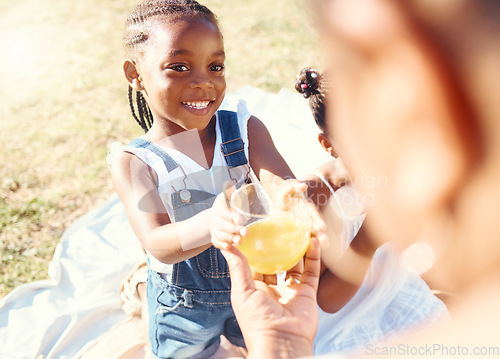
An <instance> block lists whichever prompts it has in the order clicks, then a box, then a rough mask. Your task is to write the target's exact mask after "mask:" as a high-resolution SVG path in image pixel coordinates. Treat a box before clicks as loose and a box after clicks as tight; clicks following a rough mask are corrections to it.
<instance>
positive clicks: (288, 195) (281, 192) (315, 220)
mask: <svg viewBox="0 0 500 359" xmlns="http://www.w3.org/2000/svg"><path fill="white" fill-rule="evenodd" d="M307 189H308V186H307V184H306V183H304V182H301V181H299V180H296V179H290V180H281V179H280V181H279V182H278V184H277V193H276V195H275V197H274V198H275V202H276V203H277V207H278V209H279V210H283V211H296V212H297V214H298V216H300V217H301V219H302V220H304V221H305V222H306V223H307V226H308V227H309V230H310V231H311V234H312V235H313V236H315V237H317V238H318V240H319V243H320V246H321V247H322V248H326V247H327V246H328V244H329V241H328V237H327V235H326V223H325V221H324V219H323V216H322V215H321V214H320V212H319V210H318V208H317V207H316V206H315V205H314V203H312V201H310V200H307V199H306V198H305V193H306V192H307Z"/></svg>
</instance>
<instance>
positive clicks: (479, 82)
mask: <svg viewBox="0 0 500 359" xmlns="http://www.w3.org/2000/svg"><path fill="white" fill-rule="evenodd" d="M309 4H310V3H309ZM313 4H314V6H315V7H316V8H315V9H314V14H315V15H314V16H315V17H314V20H315V22H316V23H318V24H319V27H320V30H321V33H322V35H323V39H324V44H323V46H324V49H325V54H326V60H327V61H326V63H327V65H328V67H329V71H330V72H331V73H332V75H333V76H334V83H335V86H334V88H332V89H331V91H330V93H329V101H330V102H329V103H332V106H328V109H329V110H328V111H329V113H328V125H329V126H330V127H329V128H331V129H332V133H333V134H334V135H333V136H334V137H335V138H334V140H335V141H336V150H337V152H338V154H339V155H340V157H341V158H342V159H343V160H344V162H345V164H346V166H347V168H348V170H349V172H350V174H351V176H352V177H353V178H354V179H356V180H355V181H354V182H353V183H354V184H355V185H356V186H357V188H358V189H359V190H360V191H361V192H362V193H363V194H365V195H369V196H370V197H371V198H373V201H372V203H373V205H372V206H371V207H370V208H369V213H370V216H367V218H366V220H365V223H366V224H367V228H368V229H369V230H370V231H371V233H370V234H371V236H372V237H373V238H374V241H375V242H376V245H380V244H382V243H383V242H385V241H392V242H394V243H398V244H399V250H401V251H402V252H405V251H407V248H411V251H410V250H408V253H409V254H410V253H411V254H412V255H413V257H414V258H415V257H416V258H417V260H413V263H416V264H417V265H418V263H419V262H420V263H423V264H425V266H426V267H430V270H428V271H427V273H425V279H426V280H427V281H428V282H429V283H432V286H433V287H436V288H440V289H442V290H443V291H445V292H448V293H449V294H450V295H449V298H450V300H449V302H448V304H449V308H450V312H451V315H452V321H451V323H450V324H449V326H445V327H442V326H440V327H439V328H436V331H435V332H427V333H426V336H424V335H422V336H419V337H418V338H402V340H406V341H408V342H410V343H425V344H430V345H433V344H439V345H441V346H446V345H447V344H450V345H451V344H453V345H461V346H462V347H464V346H468V345H470V348H471V350H472V346H474V348H478V347H480V346H482V348H486V347H490V348H491V347H493V346H494V345H498V341H497V334H496V333H497V332H498V329H499V327H500V310H498V306H497V304H496V301H497V298H498V294H500V247H498V246H497V238H498V234H497V229H496V224H497V221H496V218H497V214H496V208H498V205H497V204H498V203H499V200H500V187H499V186H498V183H500V122H499V121H498V118H500V103H499V101H498V95H497V93H498V90H499V89H498V87H500V67H499V66H498V64H500V41H498V38H499V35H500V2H498V1H496V0H474V1H464V0H448V1H433V0H408V1H398V0H335V1H332V0H324V1H319V0H318V1H316V2H313ZM379 178H384V181H385V182H384V183H387V184H388V185H387V186H377V185H374V183H375V184H376V183H377V181H376V180H377V179H379ZM415 244H417V245H415ZM415 248H419V249H420V251H415ZM415 254H417V255H416V256H415ZM225 255H226V257H227V259H228V263H229V265H230V268H231V275H232V279H233V282H234V283H236V282H239V284H238V285H236V286H235V287H234V288H235V290H233V298H232V300H233V307H234V311H235V314H236V317H237V319H238V322H239V323H240V326H241V328H242V331H243V335H244V338H245V341H246V342H247V344H248V345H247V347H248V349H249V357H257V356H258V355H260V356H263V357H266V358H271V357H273V354H274V357H280V358H283V357H300V356H305V355H312V338H313V337H314V331H315V327H314V325H315V323H316V322H315V320H316V319H315V318H317V316H315V315H314V314H310V318H311V319H310V320H309V321H306V320H297V319H296V317H295V316H294V315H292V314H294V313H297V312H301V311H303V310H304V309H307V310H310V307H309V305H311V306H313V305H314V306H315V305H316V303H315V301H314V300H310V299H311V297H310V290H309V289H310V288H312V289H315V287H316V285H317V269H318V265H317V260H318V247H317V243H316V242H315V241H314V242H313V245H312V246H311V248H310V250H309V252H308V254H307V256H306V265H305V268H306V270H307V272H306V273H305V278H304V279H305V280H304V281H302V282H301V283H291V284H290V286H289V287H290V288H288V291H286V293H285V291H284V290H282V291H281V292H280V291H277V290H276V289H275V288H273V287H269V286H265V285H264V284H263V283H262V282H254V281H252V278H251V276H250V275H249V271H248V267H247V266H246V265H245V261H244V258H243V257H242V256H240V255H239V253H238V252H237V250H234V249H231V250H230V251H227V252H225ZM292 289H293V290H292ZM294 293H295V294H294ZM285 294H286V295H287V296H288V297H283V296H284V295H285ZM304 298H307V301H305V300H304ZM299 299H300V300H299ZM299 305H300V306H301V308H299ZM299 309H301V311H299ZM280 311H281V318H282V319H281V320H278V319H274V320H266V315H267V314H269V313H273V315H274V316H269V317H267V318H278V317H279V316H278V315H276V313H279V312H280ZM254 323H257V324H258V325H254ZM278 324H279V325H278ZM287 324H288V325H287ZM290 328H293V330H290ZM496 349H497V350H498V346H497V347H496ZM482 354H483V355H488V354H485V353H482ZM489 354H495V353H489ZM495 355H498V352H497V353H496V354H495Z"/></svg>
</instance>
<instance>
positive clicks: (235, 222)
mask: <svg viewBox="0 0 500 359" xmlns="http://www.w3.org/2000/svg"><path fill="white" fill-rule="evenodd" d="M227 191H228V189H225V190H224V192H223V193H221V194H219V195H218V196H217V198H216V199H215V201H214V204H213V205H212V209H211V211H212V213H213V216H212V218H211V221H210V224H209V227H210V235H211V238H212V239H211V240H212V244H213V246H214V247H215V248H219V249H229V247H231V246H233V245H237V244H239V243H240V241H241V237H244V236H246V234H247V229H246V228H245V227H244V226H243V225H242V224H241V223H240V220H239V217H238V216H236V215H234V214H233V212H232V211H231V209H230V207H229V203H228V194H227Z"/></svg>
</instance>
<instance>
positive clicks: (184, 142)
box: [145, 115, 216, 168]
mask: <svg viewBox="0 0 500 359" xmlns="http://www.w3.org/2000/svg"><path fill="white" fill-rule="evenodd" d="M215 123H216V117H215V115H214V116H213V117H212V119H211V120H210V122H209V123H208V125H207V126H206V127H205V128H203V129H201V130H197V129H192V130H186V129H185V128H183V127H181V126H179V125H178V124H176V123H173V122H167V121H162V122H160V121H158V122H155V123H154V124H153V126H152V127H151V129H150V130H149V131H148V133H147V134H146V136H145V137H146V138H147V139H148V140H149V141H151V142H155V143H157V144H159V145H162V146H165V147H168V148H172V149H175V150H177V151H179V152H182V153H184V154H185V155H186V156H188V157H190V158H191V159H193V160H194V161H195V162H197V163H198V164H200V165H201V166H202V167H204V168H210V167H211V165H212V161H213V155H214V146H215V140H216V129H215Z"/></svg>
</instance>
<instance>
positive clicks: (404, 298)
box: [295, 67, 447, 354]
mask: <svg viewBox="0 0 500 359" xmlns="http://www.w3.org/2000/svg"><path fill="white" fill-rule="evenodd" d="M328 86H330V85H329V83H328V81H327V80H326V77H325V76H323V75H321V74H320V73H319V72H318V71H317V70H315V69H311V68H309V67H306V68H304V69H302V71H301V72H300V73H299V74H298V75H297V81H296V86H295V88H296V90H297V91H298V92H299V93H301V94H302V95H303V96H304V97H305V98H307V99H309V105H310V107H311V111H312V114H313V116H314V120H315V122H316V124H317V125H318V127H319V129H320V131H321V132H320V133H319V135H318V140H319V142H320V144H321V146H322V147H323V148H324V149H325V151H327V152H328V153H329V154H330V155H331V156H332V157H334V159H333V160H332V161H331V162H328V163H326V164H324V165H322V166H320V167H319V168H317V169H316V170H314V171H313V173H312V174H311V175H309V176H307V178H306V180H307V182H308V184H309V186H310V187H314V188H318V189H321V188H323V189H325V187H326V191H325V190H323V192H322V191H321V190H317V191H316V194H315V196H316V202H317V203H318V205H320V206H321V208H322V211H323V213H324V214H325V216H326V217H329V220H327V223H328V224H329V226H330V227H331V230H330V231H328V234H329V237H330V240H331V241H332V244H331V246H330V247H332V249H334V250H335V251H337V252H335V253H333V252H331V249H328V250H329V251H330V252H329V253H328V252H325V251H323V253H322V259H323V260H324V261H328V267H329V268H335V269H336V270H335V271H332V270H329V269H328V268H327V267H326V266H325V265H323V266H322V270H321V277H320V282H319V287H318V294H317V300H318V305H319V307H320V308H319V324H318V332H317V334H316V338H315V342H314V351H315V354H325V353H332V352H343V353H354V352H359V351H361V350H364V349H366V347H367V345H369V344H372V345H373V344H375V343H377V342H379V341H382V340H387V339H389V338H391V337H393V336H395V335H397V334H398V333H400V332H403V331H408V330H412V329H416V328H418V329H419V330H421V329H422V327H423V326H427V325H430V324H431V323H433V322H435V321H437V320H439V319H442V318H443V317H446V316H447V309H446V307H445V305H444V304H443V303H442V302H441V301H440V300H439V299H438V298H436V297H435V296H434V295H433V294H432V292H431V290H430V289H429V287H428V286H427V284H426V283H425V282H424V281H423V280H422V279H421V278H420V277H419V275H418V274H417V273H415V272H414V271H412V270H411V269H409V268H408V267H407V265H406V264H405V262H404V261H403V259H402V257H401V255H400V254H399V253H398V252H397V251H395V250H393V249H392V248H391V245H390V243H389V244H384V245H382V246H381V247H380V248H378V249H376V248H374V247H373V244H372V241H371V240H370V237H369V234H368V233H367V231H366V229H365V227H364V226H362V223H363V221H364V218H365V207H367V206H366V203H364V202H366V200H364V199H363V198H362V197H361V196H360V195H359V194H358V193H357V191H356V190H355V189H354V188H353V187H354V186H355V184H356V183H355V182H356V181H355V180H353V179H351V178H350V177H349V175H348V172H347V170H346V169H345V167H344V165H343V163H342V161H341V160H340V158H338V156H337V153H336V151H335V148H334V146H333V143H334V142H333V137H334V136H333V134H331V133H330V131H329V128H328V127H327V126H326V123H325V108H326V103H325V101H326V97H325V96H326V92H327V91H328ZM321 195H322V197H321ZM326 198H328V199H329V200H328V201H327V200H325V199H326ZM367 215H369V213H368V214H367ZM338 217H340V221H339V219H338ZM375 249H376V251H375ZM372 257H373V259H371V258H372ZM332 259H333V260H332Z"/></svg>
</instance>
